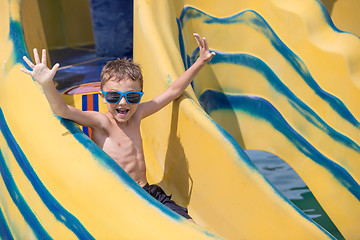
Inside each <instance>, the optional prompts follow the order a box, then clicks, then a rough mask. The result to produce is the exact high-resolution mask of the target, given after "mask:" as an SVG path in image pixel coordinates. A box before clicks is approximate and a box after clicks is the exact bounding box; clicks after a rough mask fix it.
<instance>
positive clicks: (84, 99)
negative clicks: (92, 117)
mask: <svg viewBox="0 0 360 240" xmlns="http://www.w3.org/2000/svg"><path fill="white" fill-rule="evenodd" d="M81 100H82V101H81V102H82V105H81V109H82V110H83V111H87V110H88V103H87V95H86V94H84V95H82V96H81ZM82 129H83V132H84V133H85V134H86V135H87V136H88V137H89V136H90V135H89V128H88V127H85V126H83V127H82Z"/></svg>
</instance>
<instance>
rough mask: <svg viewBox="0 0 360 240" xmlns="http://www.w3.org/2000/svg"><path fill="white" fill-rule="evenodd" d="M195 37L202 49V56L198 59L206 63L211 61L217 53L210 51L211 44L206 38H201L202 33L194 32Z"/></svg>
mask: <svg viewBox="0 0 360 240" xmlns="http://www.w3.org/2000/svg"><path fill="white" fill-rule="evenodd" d="M194 37H195V39H196V42H197V44H198V46H199V50H200V57H199V58H198V60H200V61H202V62H203V63H204V64H205V63H208V62H210V60H211V59H212V57H213V56H215V53H214V52H212V53H210V50H209V45H208V43H207V41H206V39H205V38H201V37H200V35H199V34H197V33H194Z"/></svg>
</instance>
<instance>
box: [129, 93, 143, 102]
mask: <svg viewBox="0 0 360 240" xmlns="http://www.w3.org/2000/svg"><path fill="white" fill-rule="evenodd" d="M140 98H141V95H140V93H137V92H130V93H128V94H126V100H127V101H128V102H129V103H134V104H136V103H139V102H140Z"/></svg>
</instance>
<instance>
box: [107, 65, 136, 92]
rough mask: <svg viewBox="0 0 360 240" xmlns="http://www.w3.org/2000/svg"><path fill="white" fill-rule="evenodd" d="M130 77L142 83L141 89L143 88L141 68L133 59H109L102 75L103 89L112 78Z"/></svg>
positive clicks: (116, 79)
mask: <svg viewBox="0 0 360 240" xmlns="http://www.w3.org/2000/svg"><path fill="white" fill-rule="evenodd" d="M126 77H128V78H130V79H131V80H132V81H137V82H139V83H140V87H141V91H142V89H143V76H142V73H141V68H140V66H139V65H138V64H136V63H134V62H133V61H132V60H131V59H128V58H123V59H120V58H118V59H116V60H113V61H109V62H107V63H106V65H105V66H104V67H103V69H102V71H101V75H100V79H101V85H100V87H101V89H103V87H104V85H105V83H106V82H108V81H110V80H115V81H121V80H122V79H124V78H126Z"/></svg>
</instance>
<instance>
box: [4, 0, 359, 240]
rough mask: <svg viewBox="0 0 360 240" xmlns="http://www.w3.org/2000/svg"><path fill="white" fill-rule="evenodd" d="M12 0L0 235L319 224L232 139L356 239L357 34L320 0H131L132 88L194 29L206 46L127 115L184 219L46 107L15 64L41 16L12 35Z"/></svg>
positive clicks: (248, 235)
mask: <svg viewBox="0 0 360 240" xmlns="http://www.w3.org/2000/svg"><path fill="white" fill-rule="evenodd" d="M25 2H26V0H24V1H23V4H25ZM21 3H22V2H21V1H16V0H0V12H1V14H0V18H1V19H0V26H1V28H0V50H1V51H0V63H1V68H0V130H1V134H0V153H1V154H0V174H1V177H0V186H1V187H0V226H1V227H0V237H1V238H2V239H12V238H15V239H29V238H44V239H52V238H54V239H76V238H78V239H79V238H80V239H218V238H220V239H221V238H227V239H333V236H331V235H330V234H329V233H328V232H327V231H326V230H324V229H323V228H322V227H320V226H319V225H317V224H316V223H315V222H313V221H312V220H311V219H310V218H309V217H307V216H306V215H305V214H304V213H302V212H301V211H300V210H299V209H298V208H297V207H296V206H294V205H293V204H292V203H291V202H290V201H288V200H287V199H285V198H284V197H283V196H282V195H281V194H280V193H279V192H278V191H277V190H276V189H274V187H273V186H272V185H271V184H270V183H269V182H268V181H267V180H266V179H265V178H264V177H263V176H262V175H261V174H260V173H259V172H258V170H257V169H256V168H255V166H254V165H253V164H252V163H251V161H250V160H249V158H248V157H247V155H246V154H245V153H244V151H243V149H259V150H266V151H270V152H272V153H274V154H277V155H279V156H280V157H281V158H283V159H284V160H285V161H287V162H288V163H289V164H290V165H291V166H292V167H293V168H294V169H295V170H296V171H297V172H298V173H299V175H300V176H301V177H302V178H303V180H304V181H305V182H306V184H307V185H308V186H309V188H310V189H311V191H312V192H313V194H314V195H315V197H316V198H317V199H318V201H319V202H320V204H321V205H322V207H323V208H324V210H325V211H326V212H327V214H328V215H329V217H330V218H331V219H332V221H333V222H334V223H335V225H336V226H337V227H338V229H339V230H340V232H341V233H342V234H343V236H344V237H345V238H347V239H357V238H359V231H357V229H359V221H358V218H359V217H360V213H359V211H360V210H359V209H360V207H359V199H360V197H359V195H360V191H359V184H358V181H359V168H358V166H359V164H357V161H358V160H360V157H359V150H358V148H359V147H358V144H360V143H359V139H358V138H357V137H358V135H357V131H358V122H357V118H358V115H359V113H358V110H357V109H356V105H355V103H356V102H357V101H356V99H357V98H356V97H358V95H357V93H358V88H357V86H358V83H357V82H358V79H357V78H356V77H357V68H356V66H357V64H356V60H357V55H356V54H355V53H354V52H356V50H357V49H358V45H359V44H360V42H359V40H358V38H357V37H355V36H353V35H351V34H347V33H342V32H340V31H338V30H337V29H336V28H335V27H334V26H332V25H331V22H329V19H327V18H326V16H327V15H325V13H324V8H323V7H322V5H320V4H319V2H317V1H314V0H303V1H301V3H299V1H295V0H291V1H289V0H287V1H281V0H273V1H270V0H267V1H265V0H256V1H254V0H252V1H181V0H177V1H165V0H160V1H146V0H136V1H135V2H134V59H135V61H137V62H139V63H140V64H141V66H142V69H143V74H144V78H145V79H144V92H145V94H144V99H145V100H148V99H150V98H152V97H154V96H156V95H157V94H159V93H160V92H162V91H164V90H165V89H166V88H167V87H168V86H169V85H170V84H171V82H172V81H174V80H175V79H176V78H177V77H178V76H180V75H181V74H182V73H183V72H184V70H185V69H186V68H187V67H189V66H190V64H191V63H192V61H194V59H195V58H196V56H197V50H196V43H195V42H194V39H193V37H192V33H193V32H198V33H200V34H201V35H205V36H206V37H207V39H208V42H209V44H210V48H211V50H212V51H216V53H217V55H216V57H215V58H214V59H213V61H212V62H211V64H209V65H207V66H205V67H204V69H203V70H202V72H201V73H200V74H199V76H198V77H197V78H196V79H194V82H193V84H192V86H190V87H189V88H188V89H187V90H186V92H185V93H184V94H183V96H181V97H180V98H179V99H178V100H176V101H175V102H174V103H173V104H170V105H169V106H167V107H166V108H164V109H163V110H162V111H160V112H159V113H157V114H155V115H154V116H151V117H149V118H147V119H145V120H144V122H143V124H142V129H141V130H142V134H143V144H144V150H145V156H146V163H147V175H148V180H149V182H150V183H157V184H159V185H161V186H162V187H163V188H164V189H165V191H166V192H168V193H172V194H173V198H174V199H175V201H176V202H178V203H179V204H180V205H182V206H184V207H187V208H188V209H189V212H190V215H191V216H192V217H193V218H194V220H195V222H196V224H194V223H191V222H189V221H187V220H185V219H183V218H182V217H179V216H177V215H176V214H174V213H173V212H171V211H170V210H168V209H167V208H166V207H164V206H163V205H161V204H159V203H157V202H156V200H154V199H153V198H152V197H150V196H149V195H148V194H147V193H145V192H144V191H143V190H142V189H141V187H139V186H138V185H137V184H136V183H135V182H134V181H133V180H132V179H131V178H130V177H129V176H128V175H127V174H126V173H125V172H124V171H123V170H122V169H121V168H120V167H119V166H118V165H116V164H115V163H114V161H113V160H112V159H110V158H109V157H108V156H107V155H106V154H105V153H104V152H102V150H101V149H99V148H98V147H97V146H96V145H95V144H94V143H93V142H92V141H91V140H90V139H89V138H88V137H87V136H86V135H85V134H84V133H83V132H82V131H81V130H80V129H79V128H78V127H77V126H76V125H75V124H74V123H72V122H70V121H68V120H65V119H61V118H59V117H57V116H55V115H54V114H53V113H52V112H51V109H50V107H49V106H48V104H47V101H46V98H45V96H44V94H43V93H42V91H41V88H40V87H39V86H38V85H37V84H36V83H35V82H34V81H33V80H32V79H31V78H30V77H29V76H27V75H24V74H23V73H21V72H20V71H19V69H20V67H23V62H22V60H21V57H22V56H23V55H28V51H27V48H26V46H34V44H35V43H36V44H39V45H41V44H43V46H44V47H46V41H42V40H43V37H42V36H41V31H38V30H39V29H40V30H41V28H42V27H41V26H40V22H41V21H40V22H39V23H38V24H37V22H36V21H35V22H34V25H35V27H34V30H33V31H30V33H29V32H28V33H27V35H26V38H25V40H24V37H23V31H22V30H23V26H24V25H25V24H28V22H27V23H25V22H22V20H23V19H24V18H23V16H21V14H20V6H21ZM305 13H306V14H305ZM34 19H35V18H34ZM295 30H296V31H295ZM299 40H300V42H301V43H302V44H300V43H298V41H299ZM30 42H31V43H30ZM342 43H343V44H344V45H343V44H342ZM310 53H311V54H310ZM309 54H310V55H309ZM320 60H321V61H320ZM333 61H335V64H333ZM316 64H318V65H316ZM326 70H327V71H334V73H333V74H330V73H328V72H327V71H326ZM333 75H335V76H333ZM329 76H332V77H331V78H329V79H327V78H328V77H329ZM339 79H341V81H343V82H341V83H340V80H339ZM349 95H351V96H349ZM77 98H78V96H74V99H75V100H76V99H77ZM75 105H76V104H75ZM100 109H102V108H101V107H100Z"/></svg>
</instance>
